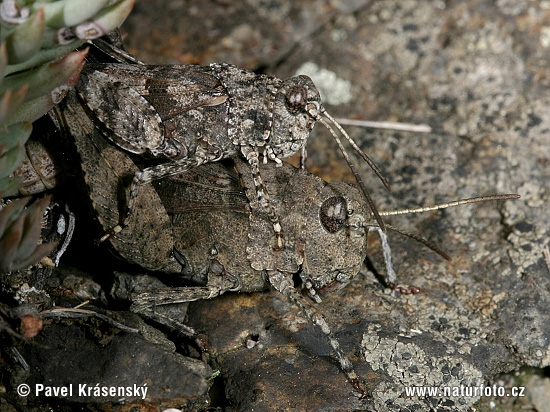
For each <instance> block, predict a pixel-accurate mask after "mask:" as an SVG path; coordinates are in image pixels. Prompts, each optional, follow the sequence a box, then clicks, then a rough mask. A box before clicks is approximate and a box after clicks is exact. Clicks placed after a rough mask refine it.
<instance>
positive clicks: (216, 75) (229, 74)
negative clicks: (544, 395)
mask: <svg viewBox="0 0 550 412" xmlns="http://www.w3.org/2000/svg"><path fill="white" fill-rule="evenodd" d="M95 44H96V45H97V44H100V47H102V48H104V49H106V48H108V49H109V50H110V55H111V56H114V58H115V59H117V60H118V61H121V62H127V63H125V64H122V63H110V64H109V63H99V64H87V65H86V67H85V68H84V70H83V72H82V75H81V78H80V81H79V84H78V86H77V91H78V94H79V96H80V97H81V99H82V100H83V102H84V104H85V107H86V108H87V110H88V111H89V112H91V113H92V115H93V118H94V119H95V120H96V121H97V124H98V126H99V127H100V128H101V129H102V131H103V132H104V134H105V136H107V138H108V139H109V140H111V142H113V143H114V144H116V145H117V146H119V147H120V148H122V149H124V150H126V151H128V152H131V153H135V154H150V155H152V156H153V157H160V158H165V159H168V160H169V162H165V163H160V164H157V165H155V166H152V167H147V168H145V169H143V170H141V171H138V172H137V173H136V174H135V176H134V179H133V181H132V183H131V186H130V194H129V199H128V205H127V213H126V216H125V217H124V218H123V219H122V220H121V222H119V224H118V225H116V226H115V227H113V228H111V229H110V230H109V231H108V232H107V234H106V235H105V236H104V237H103V240H104V239H106V238H108V237H110V236H112V235H113V234H114V233H117V232H119V231H120V230H122V228H123V227H124V226H126V225H127V224H128V219H129V215H130V214H131V213H132V212H133V208H134V199H135V198H136V196H137V191H138V190H139V187H140V186H143V185H144V184H147V183H150V182H151V181H153V180H155V179H160V178H163V177H167V176H172V175H177V174H180V173H182V172H185V171H186V170H189V169H190V168H192V167H195V166H199V165H201V164H204V163H209V162H215V161H218V160H220V159H225V158H232V157H235V156H242V157H243V158H244V159H246V161H247V162H248V164H249V165H250V168H251V172H252V176H253V178H254V185H255V197H256V198H257V199H258V200H259V201H260V204H261V205H262V207H264V208H265V210H266V211H267V212H268V213H269V216H270V220H271V222H272V224H273V230H274V232H275V237H276V241H275V243H274V244H273V249H274V250H282V249H283V248H284V242H283V232H282V228H281V224H280V219H279V216H277V214H276V213H275V211H274V208H273V207H272V205H271V204H270V196H269V193H268V191H267V190H266V188H265V185H264V183H263V180H262V176H261V173H260V157H263V162H264V163H267V161H268V160H271V161H274V162H276V163H277V165H280V164H281V159H282V158H286V157H289V156H291V155H293V154H295V153H296V152H298V151H301V153H302V157H303V160H304V159H305V155H306V152H305V147H306V144H307V139H308V137H309V134H310V132H311V130H312V129H313V126H314V125H315V123H316V122H317V121H319V122H321V123H322V124H323V125H324V126H325V127H327V129H328V130H329V131H330V133H331V134H332V135H333V137H334V139H335V140H336V142H337V144H338V146H339V148H340V150H341V151H342V153H343V155H344V158H345V159H346V161H347V163H348V164H349V166H350V168H351V170H352V172H353V173H354V175H355V178H356V180H357V183H358V184H359V186H360V187H361V190H362V192H363V194H364V196H365V198H366V200H367V203H368V205H369V208H370V210H371V211H372V213H373V215H374V217H375V219H376V221H377V222H378V225H379V226H380V227H381V228H382V229H383V230H385V226H384V222H383V221H382V218H381V217H380V214H379V213H378V211H377V209H376V206H375V204H374V202H373V200H372V199H371V197H370V195H369V193H368V191H367V189H366V187H365V185H364V184H363V182H362V180H361V178H360V176H359V175H358V173H357V172H356V171H355V169H354V167H353V165H352V163H351V160H350V158H349V155H348V154H347V153H346V151H345V149H344V146H343V145H342V143H341V141H340V138H339V137H338V135H337V133H336V131H335V130H334V128H333V127H332V126H331V124H332V125H334V127H335V128H336V129H337V130H338V131H339V132H340V133H341V134H342V135H343V136H344V138H345V139H346V140H347V141H348V142H349V143H350V144H351V145H352V147H353V148H354V149H355V150H356V151H357V152H358V153H359V154H360V155H361V157H362V158H363V159H364V160H365V161H366V162H367V163H368V164H369V165H370V167H371V168H372V169H373V170H374V172H375V173H376V175H377V176H378V177H379V178H380V179H381V181H382V183H383V184H384V185H385V186H386V188H387V189H388V190H390V186H389V183H388V181H387V180H386V179H385V178H384V177H383V176H382V173H381V172H380V170H379V169H378V167H377V166H376V165H375V164H374V163H373V162H372V161H371V160H370V158H369V157H368V156H367V155H366V154H365V153H364V152H363V151H362V150H361V149H360V148H359V147H358V146H357V145H356V144H355V143H354V142H353V140H352V139H351V138H350V137H349V135H348V134H347V133H346V132H345V131H344V129H343V128H342V127H341V126H340V125H339V124H338V123H337V122H336V120H335V119H334V118H332V117H331V116H330V115H329V114H328V113H327V112H326V110H325V108H324V107H323V106H322V104H321V98H320V95H319V92H318V90H317V88H316V87H315V85H314V84H313V82H312V80H311V79H310V78H309V77H307V76H303V75H300V76H296V77H292V78H289V79H287V80H281V79H278V78H276V77H273V76H267V75H262V74H256V73H254V72H251V71H249V70H245V69H242V68H240V67H236V66H233V65H230V64H225V63H214V64H211V65H209V66H194V65H163V66H150V65H144V64H142V63H141V62H139V61H138V60H136V59H135V58H133V57H132V56H130V55H128V54H127V53H126V52H124V51H122V50H120V49H118V48H116V47H113V46H111V45H109V44H108V43H106V42H95ZM128 62H129V63H128ZM302 164H304V162H302ZM250 200H252V199H250Z"/></svg>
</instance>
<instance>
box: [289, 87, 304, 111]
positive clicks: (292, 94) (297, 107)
mask: <svg viewBox="0 0 550 412" xmlns="http://www.w3.org/2000/svg"><path fill="white" fill-rule="evenodd" d="M285 105H286V107H287V109H288V111H289V112H290V113H291V114H293V115H297V114H299V113H304V112H305V111H306V106H307V90H306V88H305V87H304V86H299V85H296V86H292V87H291V88H290V89H289V90H288V92H287V93H286V95H285Z"/></svg>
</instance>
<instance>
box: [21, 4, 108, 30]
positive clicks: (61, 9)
mask: <svg viewBox="0 0 550 412" xmlns="http://www.w3.org/2000/svg"><path fill="white" fill-rule="evenodd" d="M108 2H109V0H95V1H90V0H76V1H75V0H62V1H54V2H48V1H37V2H36V3H34V4H33V5H32V6H31V10H33V11H34V10H37V9H38V8H40V7H42V8H44V13H45V17H46V25H47V26H49V27H53V28H56V29H59V28H62V27H70V26H76V25H77V24H80V23H82V22H83V21H85V20H88V19H91V18H92V17H94V16H95V15H96V14H97V13H98V12H99V11H100V10H101V9H102V8H103V7H105V5H106V4H107V3H108Z"/></svg>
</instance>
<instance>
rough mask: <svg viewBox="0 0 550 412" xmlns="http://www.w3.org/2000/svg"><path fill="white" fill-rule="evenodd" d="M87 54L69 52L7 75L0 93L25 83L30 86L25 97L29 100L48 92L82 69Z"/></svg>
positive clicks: (85, 52)
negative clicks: (20, 71)
mask: <svg viewBox="0 0 550 412" xmlns="http://www.w3.org/2000/svg"><path fill="white" fill-rule="evenodd" d="M86 54H87V51H79V52H73V53H69V54H67V55H66V56H65V57H63V58H62V59H61V60H58V61H55V62H53V63H49V64H44V65H42V66H39V67H37V68H36V69H32V70H27V71H24V72H22V73H17V74H12V75H10V76H7V77H5V78H4V81H3V82H2V84H1V85H0V94H2V93H5V92H6V91H8V90H12V89H17V88H20V87H22V86H24V85H28V86H29V92H28V93H27V96H26V97H25V100H27V101H28V100H32V99H34V98H36V97H39V96H42V95H45V94H48V93H50V92H51V91H52V90H54V89H55V88H57V87H59V86H61V85H62V84H63V83H65V82H66V81H67V79H69V77H71V76H73V75H74V73H75V72H76V71H77V70H78V71H80V69H81V68H82V63H83V61H84V58H85V57H86Z"/></svg>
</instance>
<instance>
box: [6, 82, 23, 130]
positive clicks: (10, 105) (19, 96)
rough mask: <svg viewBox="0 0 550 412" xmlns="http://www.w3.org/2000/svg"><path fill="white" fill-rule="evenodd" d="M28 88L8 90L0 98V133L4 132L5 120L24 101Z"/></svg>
mask: <svg viewBox="0 0 550 412" xmlns="http://www.w3.org/2000/svg"><path fill="white" fill-rule="evenodd" d="M28 90H29V88H28V86H23V87H21V88H20V89H17V90H10V91H8V92H6V93H5V94H4V95H3V96H2V97H0V133H5V132H6V126H7V124H6V119H7V118H8V117H9V116H11V115H12V114H13V112H15V111H16V109H17V108H18V107H19V105H20V104H21V103H22V102H23V100H25V96H26V95H27V91H28Z"/></svg>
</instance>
